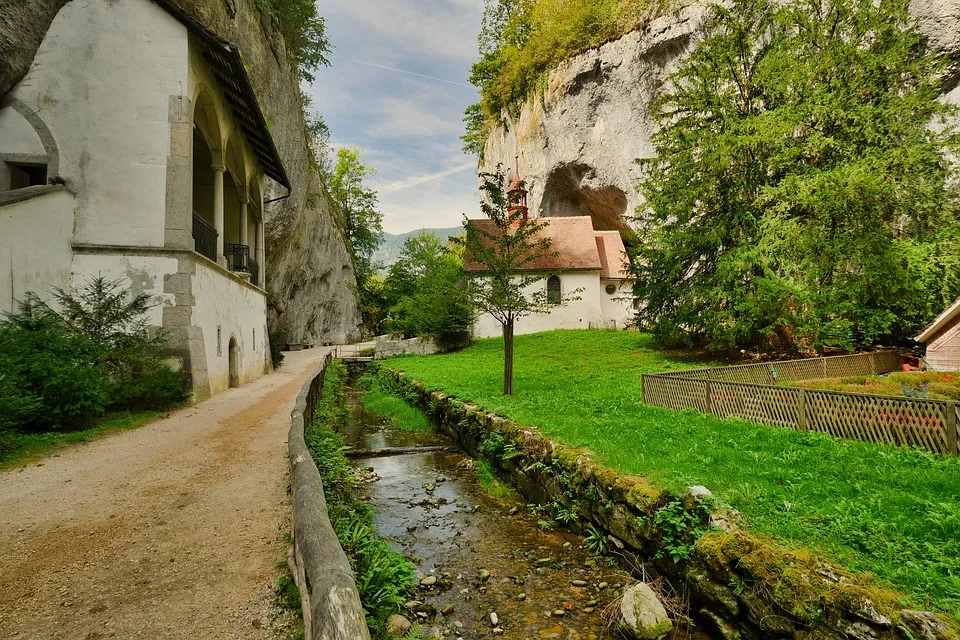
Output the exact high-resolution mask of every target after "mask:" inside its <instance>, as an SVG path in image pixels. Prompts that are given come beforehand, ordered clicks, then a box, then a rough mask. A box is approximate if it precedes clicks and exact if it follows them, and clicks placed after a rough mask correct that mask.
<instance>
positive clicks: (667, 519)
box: [653, 500, 710, 563]
mask: <svg viewBox="0 0 960 640" xmlns="http://www.w3.org/2000/svg"><path fill="white" fill-rule="evenodd" d="M709 519H710V513H709V511H708V510H707V509H706V508H705V506H704V504H703V503H701V502H699V501H698V504H697V506H696V508H695V509H686V508H685V507H684V506H683V502H682V501H681V500H673V501H671V502H668V503H667V504H665V505H664V506H662V507H660V508H659V509H657V511H656V513H655V514H654V516H653V523H654V525H655V526H656V527H657V530H658V531H659V533H660V540H661V544H660V548H659V550H658V551H657V557H658V558H659V557H661V556H662V555H664V553H667V554H669V555H670V558H671V559H672V560H673V562H674V563H678V562H680V561H682V560H687V559H688V558H689V557H690V555H691V554H692V553H693V545H694V544H696V542H697V540H699V539H700V536H702V535H703V534H704V533H706V532H707V525H708V523H709Z"/></svg>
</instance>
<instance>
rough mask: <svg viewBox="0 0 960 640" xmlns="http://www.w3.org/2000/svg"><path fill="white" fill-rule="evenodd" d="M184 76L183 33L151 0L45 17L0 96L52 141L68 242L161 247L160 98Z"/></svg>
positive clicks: (174, 90) (71, 8)
mask: <svg viewBox="0 0 960 640" xmlns="http://www.w3.org/2000/svg"><path fill="white" fill-rule="evenodd" d="M143 25H149V28H144V27H143ZM91 33H96V34H98V35H97V37H95V38H91V37H90V34H91ZM186 82H187V30H186V28H185V27H184V26H183V25H181V24H180V23H179V22H177V21H176V20H173V19H172V18H171V17H170V16H169V15H168V14H167V13H166V12H165V11H163V10H162V9H161V8H160V7H158V6H157V5H155V4H153V3H152V2H141V1H137V2H122V3H110V2H105V1H104V0H94V1H91V2H84V3H80V2H70V3H68V4H67V5H66V6H64V7H63V9H62V10H61V11H60V13H59V14H57V16H56V18H54V20H53V23H52V24H51V26H50V30H49V32H48V33H47V35H46V37H45V38H44V39H43V42H42V44H41V46H40V48H39V49H38V51H37V55H36V58H35V59H34V64H33V65H32V66H31V68H30V71H29V73H27V75H26V76H25V77H24V78H23V80H22V81H21V82H20V83H19V84H17V85H16V87H15V88H14V89H13V91H12V92H11V94H10V96H8V97H9V98H13V99H15V100H18V101H20V102H21V103H22V104H24V105H26V106H27V107H28V108H29V109H31V110H32V111H33V112H35V113H36V115H37V116H38V117H39V118H40V119H41V120H43V122H44V123H45V124H46V125H47V127H49V129H50V132H51V134H52V135H53V137H54V139H55V140H56V144H57V148H58V150H59V156H60V163H59V175H60V176H61V177H62V178H63V179H64V180H65V181H66V183H67V186H68V187H70V188H71V189H72V190H73V191H74V192H75V193H76V194H77V202H76V212H77V216H76V229H75V238H74V240H75V242H79V243H90V244H127V245H136V246H153V247H160V246H163V243H164V217H163V215H158V214H161V213H162V212H163V211H164V206H165V201H166V157H167V154H168V153H169V149H170V129H169V122H168V109H169V96H170V95H175V94H181V93H183V92H184V89H185V87H186Z"/></svg>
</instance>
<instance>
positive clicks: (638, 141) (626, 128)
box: [482, 0, 960, 229]
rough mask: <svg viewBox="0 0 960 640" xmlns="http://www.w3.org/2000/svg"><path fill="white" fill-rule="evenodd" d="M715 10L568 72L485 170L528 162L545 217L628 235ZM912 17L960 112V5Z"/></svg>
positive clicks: (507, 121) (491, 147)
mask: <svg viewBox="0 0 960 640" xmlns="http://www.w3.org/2000/svg"><path fill="white" fill-rule="evenodd" d="M711 4H713V3H712V2H708V1H704V0H700V1H698V2H695V3H693V4H691V5H689V6H686V7H684V8H682V9H680V10H678V11H677V12H675V13H673V14H670V15H667V16H664V17H662V18H658V19H657V20H654V21H653V22H652V23H651V24H650V25H649V26H648V27H646V28H645V29H642V30H637V31H633V32H631V33H628V34H627V35H625V36H624V37H622V38H620V39H619V40H615V41H612V42H609V43H607V44H605V45H603V46H601V47H599V48H597V49H592V50H590V51H587V52H584V53H582V54H580V55H578V56H574V57H573V58H570V59H569V60H567V61H565V62H564V63H562V64H560V65H559V66H558V67H556V68H555V69H554V70H553V71H551V72H550V74H549V78H548V80H547V83H546V88H545V90H544V92H543V93H542V95H538V96H536V97H534V98H531V99H529V100H528V101H527V102H526V103H525V104H524V105H523V107H522V108H521V109H520V112H519V115H516V116H515V115H514V114H511V113H509V112H508V111H505V112H504V113H503V115H502V117H501V120H500V122H499V123H498V125H497V126H495V127H494V128H493V130H492V131H491V133H490V136H489V138H488V140H487V143H486V146H485V147H484V152H483V161H482V168H483V170H485V171H491V170H493V169H495V168H496V167H497V165H498V164H500V165H502V167H503V170H505V171H507V172H508V173H510V174H512V171H513V165H514V156H515V155H516V154H517V153H519V154H520V173H521V175H522V177H523V178H524V179H525V180H526V182H527V188H528V189H529V191H530V193H529V195H528V202H529V206H530V210H531V212H533V213H534V214H535V215H540V216H553V215H590V216H592V217H593V219H594V227H595V228H597V229H616V228H623V227H624V226H625V225H626V224H627V223H628V221H627V220H625V218H624V216H627V217H629V216H632V215H633V213H634V211H635V210H636V208H637V206H638V205H640V204H641V197H640V195H639V194H638V193H637V189H636V186H637V184H638V182H639V180H640V177H641V168H640V167H639V166H638V165H637V164H636V162H635V160H636V159H637V158H650V157H653V155H654V148H653V144H652V142H651V137H652V135H653V134H654V133H655V132H656V130H657V126H656V124H655V123H654V120H653V118H652V116H651V104H652V102H653V101H654V100H655V99H656V98H657V97H659V95H661V93H662V90H663V88H664V85H665V82H666V80H667V78H668V77H669V76H670V75H671V74H672V73H673V72H674V71H676V70H677V68H678V67H679V65H680V64H681V63H682V62H683V60H684V59H685V58H686V56H687V55H689V53H690V52H691V51H692V50H693V47H694V46H695V45H696V43H697V42H698V41H699V40H700V38H702V31H703V26H704V23H705V20H706V18H707V17H708V15H709V7H710V6H711ZM910 8H911V12H912V13H913V15H914V16H915V17H916V19H917V21H918V23H919V25H920V28H921V30H922V31H923V33H924V34H925V35H927V37H928V38H929V39H930V41H931V43H933V44H934V45H935V46H938V47H940V48H942V49H944V50H945V51H947V52H948V53H950V54H951V56H952V59H953V60H955V61H956V62H955V64H954V65H953V67H952V68H951V74H950V77H949V79H948V82H947V83H946V86H945V91H946V94H945V99H947V100H950V101H952V102H955V103H956V104H960V26H958V25H960V0H913V2H912V3H911V5H910Z"/></svg>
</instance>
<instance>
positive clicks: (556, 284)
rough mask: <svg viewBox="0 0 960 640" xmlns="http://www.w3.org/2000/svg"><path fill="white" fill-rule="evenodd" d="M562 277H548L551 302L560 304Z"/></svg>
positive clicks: (548, 298)
mask: <svg viewBox="0 0 960 640" xmlns="http://www.w3.org/2000/svg"><path fill="white" fill-rule="evenodd" d="M560 296H561V293H560V278H559V277H557V276H550V277H549V278H547V302H549V303H550V304H560Z"/></svg>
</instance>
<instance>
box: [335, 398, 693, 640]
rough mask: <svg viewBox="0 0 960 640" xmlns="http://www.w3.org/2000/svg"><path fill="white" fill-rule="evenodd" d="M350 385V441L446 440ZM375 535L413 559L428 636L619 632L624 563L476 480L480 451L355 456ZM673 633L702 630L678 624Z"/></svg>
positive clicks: (415, 613)
mask: <svg viewBox="0 0 960 640" xmlns="http://www.w3.org/2000/svg"><path fill="white" fill-rule="evenodd" d="M362 394H363V392H362V391H358V390H352V391H351V392H350V393H349V396H348V397H349V402H350V403H351V405H352V409H351V414H350V419H349V421H348V424H347V426H346V428H345V429H344V432H343V435H344V437H345V439H346V444H347V445H348V446H350V447H352V448H354V449H383V448H387V447H420V446H423V447H426V446H434V447H436V446H449V447H452V446H453V444H454V443H452V442H451V441H450V440H448V439H447V438H445V437H443V436H440V435H436V434H421V433H407V432H403V431H399V430H396V429H393V428H391V426H390V423H389V422H388V421H385V420H384V419H382V418H379V417H378V416H375V415H373V414H371V413H368V412H366V411H364V409H363V408H362V406H361V402H360V401H361V398H362ZM353 464H354V465H355V466H356V467H357V470H358V474H357V475H358V477H360V478H361V484H362V485H363V492H364V497H365V498H366V499H367V500H368V501H369V502H370V504H371V506H372V507H373V511H374V514H375V519H376V524H377V527H378V533H379V535H380V536H381V537H383V538H386V539H387V540H389V541H390V542H391V543H392V544H393V545H394V546H395V547H396V548H397V549H399V550H400V551H401V552H402V553H403V554H404V555H405V556H406V557H407V558H408V559H409V560H411V561H412V562H413V563H414V564H415V565H416V568H417V577H418V579H419V580H420V583H421V586H419V587H418V589H417V595H416V596H415V600H413V601H411V602H410V603H408V609H410V612H408V613H407V617H408V618H410V619H414V620H418V621H419V622H420V625H421V631H422V633H423V636H424V637H427V638H429V637H449V638H454V639H455V638H462V639H463V640H472V639H478V638H493V637H498V638H513V639H516V640H531V639H540V638H564V639H567V640H580V639H583V640H586V639H600V638H613V637H616V636H615V634H614V633H612V632H610V631H609V630H608V627H609V626H610V625H609V623H608V619H609V618H610V617H613V618H614V619H615V618H616V616H611V615H609V614H613V613H614V612H616V610H617V607H618V605H619V600H618V597H619V595H620V593H621V592H622V590H623V587H624V585H630V584H633V583H634V582H636V581H635V580H634V579H633V578H632V577H631V576H630V575H629V574H628V573H626V572H625V571H623V570H621V569H619V568H617V567H610V566H607V563H606V562H605V560H604V559H602V558H598V557H596V556H593V555H592V554H590V553H589V552H588V551H587V550H586V549H585V541H584V539H583V538H580V537H578V536H575V535H572V534H570V533H566V532H562V531H542V530H541V529H540V528H538V526H537V517H536V516H535V515H534V514H532V513H531V512H530V511H529V509H527V507H526V505H525V504H524V502H523V500H522V498H521V497H520V496H519V495H518V494H512V496H511V497H508V498H505V499H503V500H497V499H494V498H491V497H490V496H488V495H486V494H485V493H483V492H482V491H481V490H480V487H479V486H478V482H477V478H476V474H475V472H474V465H475V461H474V460H473V459H472V458H470V457H468V456H466V455H465V454H463V453H461V452H459V450H444V451H430V452H424V453H410V454H404V455H394V456H382V457H369V458H358V459H355V460H354V461H353ZM671 638H673V639H676V640H681V639H686V638H694V639H695V640H706V639H707V636H705V635H703V634H701V633H699V632H698V631H693V630H691V629H689V628H684V627H681V628H680V629H679V630H677V631H674V633H673V634H672V636H671Z"/></svg>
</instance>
